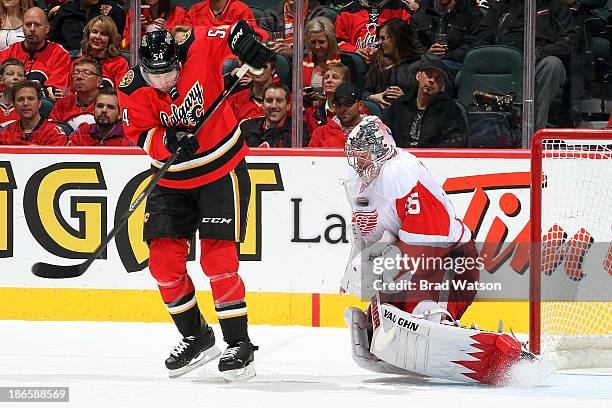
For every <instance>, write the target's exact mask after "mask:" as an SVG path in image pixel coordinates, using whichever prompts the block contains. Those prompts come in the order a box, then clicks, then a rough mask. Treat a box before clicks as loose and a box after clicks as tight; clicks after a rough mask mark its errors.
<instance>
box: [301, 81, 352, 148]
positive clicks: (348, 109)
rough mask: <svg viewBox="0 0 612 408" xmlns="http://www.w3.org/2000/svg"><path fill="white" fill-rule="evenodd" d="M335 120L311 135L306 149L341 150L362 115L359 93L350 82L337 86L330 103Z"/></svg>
mask: <svg viewBox="0 0 612 408" xmlns="http://www.w3.org/2000/svg"><path fill="white" fill-rule="evenodd" d="M332 106H333V108H334V112H335V113H336V115H337V120H330V121H328V122H327V123H326V124H325V125H323V126H320V127H318V128H317V129H315V131H314V132H313V134H312V137H311V139H310V143H309V144H308V147H337V148H343V147H344V144H345V143H346V137H347V136H348V134H349V133H351V130H353V128H354V127H355V126H357V124H358V123H359V122H361V120H362V118H363V116H364V115H362V112H363V111H364V106H363V100H362V96H361V91H360V90H359V88H357V87H356V86H355V85H353V84H352V83H350V82H346V83H343V84H340V85H338V87H337V88H336V92H334V99H333V102H332Z"/></svg>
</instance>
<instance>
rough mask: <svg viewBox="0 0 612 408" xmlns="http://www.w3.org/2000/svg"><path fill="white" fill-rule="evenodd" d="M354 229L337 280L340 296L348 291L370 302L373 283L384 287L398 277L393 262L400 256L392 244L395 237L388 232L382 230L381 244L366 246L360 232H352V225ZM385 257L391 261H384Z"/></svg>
mask: <svg viewBox="0 0 612 408" xmlns="http://www.w3.org/2000/svg"><path fill="white" fill-rule="evenodd" d="M353 230H354V231H353V235H354V236H355V237H354V241H353V248H352V251H351V256H350V258H349V263H348V265H347V267H346V269H345V271H344V276H343V277H342V280H341V281H340V293H345V292H348V293H350V294H352V295H356V296H359V297H361V298H362V299H369V298H371V297H372V296H373V295H374V294H375V293H376V290H375V282H376V281H381V282H382V283H383V285H382V286H387V285H385V284H388V283H391V282H394V280H395V278H396V277H397V276H398V275H399V273H400V270H399V268H398V265H397V262H396V259H397V257H398V256H401V251H400V250H399V248H398V247H397V246H395V245H394V244H393V243H394V242H395V241H396V240H397V238H396V237H395V236H394V235H393V234H391V233H390V232H388V231H385V233H384V234H383V236H382V238H381V239H380V241H378V242H375V243H373V244H372V245H370V246H367V244H366V243H365V242H364V240H363V238H361V235H359V232H355V225H354V224H353ZM388 258H390V259H391V260H392V261H386V262H385V260H386V259H388ZM377 285H378V284H377ZM398 291H399V290H398ZM385 292H396V291H388V290H385Z"/></svg>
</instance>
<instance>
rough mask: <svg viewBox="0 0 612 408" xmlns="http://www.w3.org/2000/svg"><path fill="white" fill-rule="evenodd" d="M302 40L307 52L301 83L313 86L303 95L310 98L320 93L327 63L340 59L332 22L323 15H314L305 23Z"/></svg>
mask: <svg viewBox="0 0 612 408" xmlns="http://www.w3.org/2000/svg"><path fill="white" fill-rule="evenodd" d="M304 41H305V43H306V48H307V51H308V54H306V55H304V71H303V72H304V76H303V78H304V82H303V83H304V86H305V87H308V86H310V87H312V88H313V89H312V90H311V91H310V92H305V95H304V96H306V97H309V98H312V97H314V95H315V94H322V91H323V74H324V72H325V68H326V67H327V64H329V63H330V62H332V61H335V62H339V61H340V54H339V50H338V42H337V41H336V28H335V27H334V23H332V21H331V20H330V19H329V18H327V17H324V16H318V17H314V18H313V19H312V20H310V21H309V22H308V23H307V24H306V27H305V30H304Z"/></svg>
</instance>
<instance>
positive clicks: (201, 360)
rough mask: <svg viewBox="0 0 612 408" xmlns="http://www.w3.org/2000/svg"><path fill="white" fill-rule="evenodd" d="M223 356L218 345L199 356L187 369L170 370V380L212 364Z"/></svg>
mask: <svg viewBox="0 0 612 408" xmlns="http://www.w3.org/2000/svg"><path fill="white" fill-rule="evenodd" d="M220 355H221V349H220V348H219V347H217V346H216V345H213V346H212V347H210V348H208V349H206V350H204V351H203V352H201V353H200V355H199V356H197V357H196V358H195V359H194V360H193V361H192V362H191V363H190V364H187V365H186V366H185V367H181V368H177V369H176V370H168V377H170V378H178V377H181V376H183V375H185V374H187V373H189V372H191V371H193V370H195V369H196V368H198V367H200V366H203V365H204V364H207V363H210V362H211V361H212V360H214V359H216V358H217V357H219V356H220Z"/></svg>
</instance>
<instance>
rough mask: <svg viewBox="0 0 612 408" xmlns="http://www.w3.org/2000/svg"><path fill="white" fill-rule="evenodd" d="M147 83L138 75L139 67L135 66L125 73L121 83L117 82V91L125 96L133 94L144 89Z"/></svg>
mask: <svg viewBox="0 0 612 408" xmlns="http://www.w3.org/2000/svg"><path fill="white" fill-rule="evenodd" d="M146 86H148V85H147V82H146V81H145V80H144V78H143V77H142V74H141V73H140V65H136V66H135V67H134V68H132V69H130V70H129V71H128V72H126V73H125V75H124V76H123V78H122V79H121V82H119V90H120V91H121V92H123V93H124V94H126V95H130V94H132V93H134V92H135V91H136V90H137V89H140V88H143V87H146Z"/></svg>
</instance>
